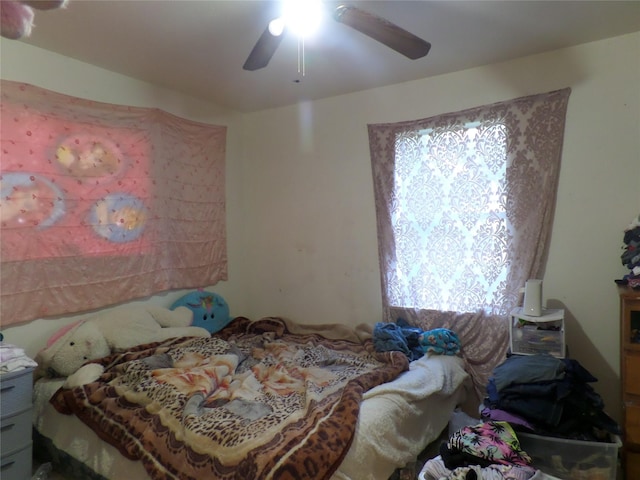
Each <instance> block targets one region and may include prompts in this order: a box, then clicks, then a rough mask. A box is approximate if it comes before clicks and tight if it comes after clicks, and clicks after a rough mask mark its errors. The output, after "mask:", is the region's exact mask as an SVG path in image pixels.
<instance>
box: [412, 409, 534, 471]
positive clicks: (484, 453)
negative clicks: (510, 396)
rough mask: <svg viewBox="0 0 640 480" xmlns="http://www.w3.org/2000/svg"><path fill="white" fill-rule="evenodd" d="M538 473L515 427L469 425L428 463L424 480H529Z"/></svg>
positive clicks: (491, 424) (488, 424) (505, 425)
mask: <svg viewBox="0 0 640 480" xmlns="http://www.w3.org/2000/svg"><path fill="white" fill-rule="evenodd" d="M536 473H537V472H536V469H535V468H534V467H532V466H531V458H530V457H529V455H528V454H527V453H526V452H525V451H523V450H522V449H521V448H520V443H519V442H518V438H517V436H516V433H515V432H514V430H513V428H512V427H511V425H509V423H507V422H493V421H490V422H482V423H479V424H476V425H469V426H465V427H463V428H461V429H460V430H458V431H457V432H455V433H454V434H453V435H451V437H449V441H448V442H445V443H442V445H441V446H440V455H438V456H437V457H435V458H433V459H431V460H428V461H427V462H426V463H425V465H424V467H423V468H422V471H421V477H420V478H421V479H424V480H435V479H443V478H446V479H452V480H453V479H455V480H457V479H460V480H476V479H491V480H501V479H508V480H529V479H531V478H533V477H534V475H535V474H536Z"/></svg>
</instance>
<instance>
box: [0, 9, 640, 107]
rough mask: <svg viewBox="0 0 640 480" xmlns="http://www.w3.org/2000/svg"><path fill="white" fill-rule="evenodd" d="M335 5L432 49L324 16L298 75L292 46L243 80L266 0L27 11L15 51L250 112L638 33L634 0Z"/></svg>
mask: <svg viewBox="0 0 640 480" xmlns="http://www.w3.org/2000/svg"><path fill="white" fill-rule="evenodd" d="M325 3H327V4H331V5H337V4H338V2H333V1H331V2H329V1H326V2H325ZM341 3H346V4H352V5H356V6H358V7H359V8H362V9H365V10H367V11H369V12H372V13H375V14H377V15H379V16H382V17H385V18H387V19H388V20H390V21H392V22H393V23H396V24H397V25H399V26H401V27H402V28H404V29H406V30H409V31H410V32H412V33H414V34H416V35H418V36H420V37H422V38H424V39H425V40H427V41H429V42H431V44H432V48H431V51H430V52H429V54H428V55H427V56H426V57H424V58H421V59H418V60H409V59H407V58H405V57H403V56H402V55H400V54H399V53H396V52H395V51H393V50H390V49H389V48H387V47H385V46H383V45H381V44H379V43H377V42H375V41H374V40H372V39H370V38H368V37H365V36H364V35H362V34H361V33H359V32H356V31H354V30H352V29H350V28H349V27H347V26H345V25H342V24H339V23H337V22H335V21H333V19H332V18H331V17H330V16H327V18H326V20H325V22H324V24H323V26H322V27H321V29H320V31H319V32H318V33H317V35H316V37H314V38H313V39H308V40H306V42H305V48H304V60H305V61H304V70H305V71H304V73H305V74H304V76H303V75H302V73H300V72H299V71H298V41H297V39H296V38H295V37H294V36H293V35H289V36H287V37H285V38H284V40H283V41H282V43H281V44H280V47H279V48H278V50H277V51H276V53H275V55H274V56H273V58H272V60H271V62H270V63H269V65H268V66H267V67H266V68H264V69H261V70H257V71H254V72H249V71H245V70H243V69H242V65H243V63H244V61H245V59H246V58H247V56H248V54H249V52H250V51H251V49H252V48H253V45H254V44H255V42H256V41H257V39H258V37H259V36H260V35H261V33H262V32H263V30H264V29H265V28H266V25H267V24H268V22H269V20H271V19H273V18H275V17H276V16H277V8H276V7H277V5H278V2H274V1H271V0H269V1H268V0H263V1H260V0H254V1H249V0H226V1H206V0H199V1H191V0H173V1H160V0H141V1H138V0H126V1H119V0H70V2H69V5H68V7H67V8H66V9H64V10H53V11H37V12H36V18H35V28H34V30H33V32H32V35H31V37H29V38H27V39H23V40H21V41H24V42H26V43H29V44H32V45H36V46H38V47H41V48H44V49H48V50H52V51H54V52H58V53H61V54H63V55H66V56H69V57H73V58H76V59H78V60H82V61H84V62H87V63H91V64H93V65H97V66H99V67H103V68H105V69H108V70H111V71H114V72H119V73H122V74H124V75H127V76H130V77H134V78H138V79H141V80H145V81H149V82H152V83H154V84H157V85H161V86H165V87H168V88H171V89H174V90H177V91H180V92H184V93H186V94H189V95H193V96H195V97H199V98H203V99H207V100H211V101H213V102H215V103H216V104H219V105H221V106H225V107H229V108H232V109H235V110H239V111H243V112H251V111H257V110H262V109H266V108H271V107H277V106H283V105H290V104H294V103H297V102H299V101H304V100H309V99H318V98H324V97H329V96H334V95H339V94H344V93H350V92H354V91H359V90H364V89H368V88H374V87H380V86H384V85H390V84H394V83H399V82H404V81H409V80H415V79H418V78H424V77H428V76H433V75H439V74H443V73H448V72H453V71H458V70H463V69H467V68H471V67H474V66H479V65H485V64H491V63H495V62H500V61H503V60H508V59H512V58H517V57H521V56H525V55H530V54H535V53H539V52H545V51H550V50H555V49H558V48H562V47H566V46H570V45H576V44H580V43H585V42H589V41H594V40H600V39H603V38H608V37H612V36H617V35H621V34H625V33H630V32H635V31H640V1H637V0H627V1H526V0H511V1H456V0H448V1H397V0H396V1H382V0H378V1H351V0H345V1H344V2H341ZM3 41H4V40H3ZM52 74H55V73H54V72H52Z"/></svg>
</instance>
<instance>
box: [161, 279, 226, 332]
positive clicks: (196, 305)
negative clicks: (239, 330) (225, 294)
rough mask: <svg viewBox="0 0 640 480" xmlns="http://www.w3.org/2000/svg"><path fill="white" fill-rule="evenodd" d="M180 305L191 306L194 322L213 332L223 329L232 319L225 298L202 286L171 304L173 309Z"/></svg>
mask: <svg viewBox="0 0 640 480" xmlns="http://www.w3.org/2000/svg"><path fill="white" fill-rule="evenodd" d="M178 307H187V308H189V309H190V310H191V311H192V312H193V324H194V325H195V326H198V327H202V328H205V329H207V330H208V331H209V332H211V333H216V332H218V331H220V330H222V329H223V328H224V327H226V326H227V325H228V324H229V323H230V322H231V320H232V319H231V317H230V316H229V305H227V302H226V301H225V300H224V298H222V297H221V296H220V295H218V294H217V293H212V292H207V291H205V290H203V289H201V288H200V289H198V290H196V291H194V292H190V293H187V294H186V295H184V296H182V297H180V298H179V299H178V300H176V301H175V302H174V303H173V305H171V310H173V309H175V308H178Z"/></svg>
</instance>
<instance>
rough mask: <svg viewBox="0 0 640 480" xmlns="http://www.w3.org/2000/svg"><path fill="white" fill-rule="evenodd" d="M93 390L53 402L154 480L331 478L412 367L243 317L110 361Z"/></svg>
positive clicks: (60, 395)
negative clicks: (373, 409)
mask: <svg viewBox="0 0 640 480" xmlns="http://www.w3.org/2000/svg"><path fill="white" fill-rule="evenodd" d="M99 362H100V363H101V364H103V365H104V366H105V367H106V369H105V373H104V374H103V375H102V376H101V377H100V378H99V379H98V380H97V381H96V382H94V383H90V384H88V385H85V386H83V387H78V388H74V389H70V390H63V389H60V390H59V391H58V392H57V393H56V394H55V395H54V396H53V397H52V399H51V402H52V403H53V405H54V406H55V407H56V409H57V410H58V411H60V412H62V413H66V414H75V415H77V416H78V417H79V418H80V419H81V420H82V421H83V422H84V423H86V424H87V425H88V426H90V427H91V428H92V429H93V430H94V431H95V432H96V433H97V434H98V435H99V436H100V437H101V438H102V439H103V440H105V441H107V442H109V443H110V444H112V445H114V446H116V447H117V448H118V449H119V450H120V452H121V453H122V454H123V455H125V456H126V457H128V458H130V459H135V460H140V461H141V462H142V463H143V465H144V467H145V469H146V470H147V472H148V473H149V476H150V477H151V478H154V479H174V478H175V479H203V478H207V479H243V480H244V479H278V480H281V479H296V480H297V479H305V478H308V479H314V480H316V479H327V478H329V477H330V476H331V475H332V473H333V472H334V471H335V470H336V469H337V468H338V466H339V465H340V463H341V461H342V459H343V458H344V456H345V455H346V453H347V451H348V449H349V446H350V445H351V441H352V439H353V435H354V432H355V427H356V423H357V419H358V412H359V408H360V402H361V399H362V395H363V393H364V392H366V391H367V390H369V389H370V388H372V387H374V386H376V385H380V384H383V383H385V382H388V381H391V380H393V379H394V378H395V377H397V376H398V375H399V374H400V373H401V372H403V371H404V370H406V369H407V368H408V362H407V359H406V357H405V356H404V355H403V354H401V353H400V352H386V353H377V352H376V351H375V349H374V347H373V344H372V342H371V341H370V340H364V341H362V342H361V343H357V342H353V341H347V340H335V339H333V340H332V339H328V338H325V337H324V336H321V335H319V334H316V333H311V334H293V333H291V332H290V331H289V329H288V328H287V325H286V323H285V322H284V321H282V320H280V319H277V318H267V319H262V320H259V321H257V322H251V321H249V320H248V319H246V318H242V317H240V318H237V319H235V320H234V321H233V322H232V323H231V324H230V325H229V326H228V327H227V328H225V329H224V330H222V331H221V332H219V333H218V334H216V335H215V336H212V337H211V338H180V339H172V340H169V341H166V342H162V343H154V344H148V345H141V346H138V347H136V348H135V349H133V350H132V351H129V352H126V353H122V354H116V355H112V356H110V357H105V358H103V359H101V360H100V361H99Z"/></svg>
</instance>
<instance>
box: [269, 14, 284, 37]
mask: <svg viewBox="0 0 640 480" xmlns="http://www.w3.org/2000/svg"><path fill="white" fill-rule="evenodd" d="M282 32H284V19H283V18H282V17H278V18H275V19H273V20H271V21H270V22H269V33H270V34H271V35H273V36H274V37H279V36H280V35H282Z"/></svg>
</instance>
